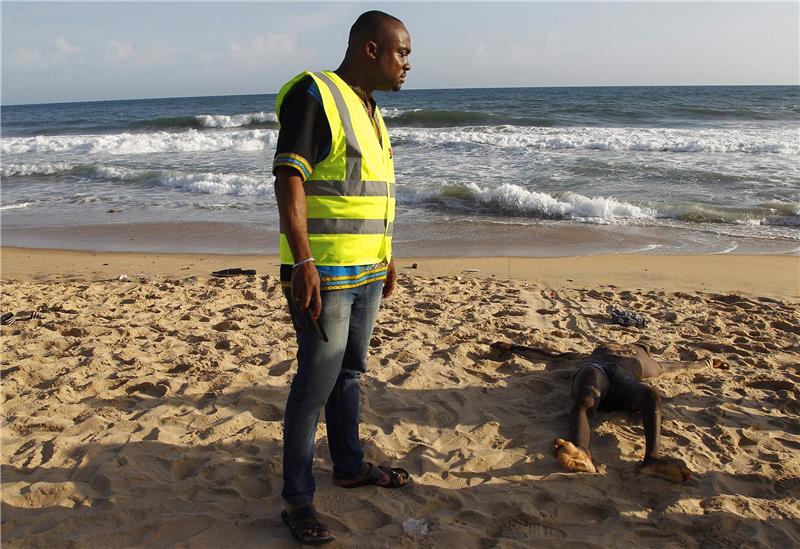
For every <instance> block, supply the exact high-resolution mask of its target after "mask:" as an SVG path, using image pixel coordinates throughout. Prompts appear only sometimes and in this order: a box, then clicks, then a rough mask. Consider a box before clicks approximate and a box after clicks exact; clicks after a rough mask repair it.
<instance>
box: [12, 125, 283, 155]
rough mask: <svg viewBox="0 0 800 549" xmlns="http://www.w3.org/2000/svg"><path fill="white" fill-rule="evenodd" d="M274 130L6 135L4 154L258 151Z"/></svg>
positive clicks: (272, 140)
mask: <svg viewBox="0 0 800 549" xmlns="http://www.w3.org/2000/svg"><path fill="white" fill-rule="evenodd" d="M277 141H278V131H277V130H243V131H230V132H202V131H197V130H189V131H186V132H180V133H172V132H153V133H121V134H116V135H57V136H42V135H37V136H36V137H9V138H4V139H3V140H2V149H1V150H2V152H3V154H4V155H11V154H29V153H85V154H111V155H115V154H152V153H162V152H213V151H224V150H235V151H260V150H264V149H266V148H268V147H274V146H275V144H276V143H277Z"/></svg>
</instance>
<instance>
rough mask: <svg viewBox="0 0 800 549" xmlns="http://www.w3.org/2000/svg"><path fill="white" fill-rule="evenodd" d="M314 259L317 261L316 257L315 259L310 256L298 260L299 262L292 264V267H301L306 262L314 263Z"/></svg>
mask: <svg viewBox="0 0 800 549" xmlns="http://www.w3.org/2000/svg"><path fill="white" fill-rule="evenodd" d="M314 261H316V259H314V258H313V257H309V258H308V259H304V260H303V261H298V262H297V263H295V264H294V265H292V269H296V268H298V267H300V266H301V265H305V264H306V263H312V262H314Z"/></svg>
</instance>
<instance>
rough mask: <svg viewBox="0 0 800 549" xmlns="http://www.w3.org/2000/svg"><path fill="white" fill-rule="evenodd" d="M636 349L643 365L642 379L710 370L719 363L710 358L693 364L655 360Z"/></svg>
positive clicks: (639, 348) (643, 351)
mask: <svg viewBox="0 0 800 549" xmlns="http://www.w3.org/2000/svg"><path fill="white" fill-rule="evenodd" d="M635 349H636V359H637V360H638V361H639V363H640V364H641V365H642V379H644V378H646V377H658V376H660V375H661V374H668V373H671V372H675V371H678V370H698V369H700V368H708V367H709V366H716V364H717V363H718V361H713V360H712V359H710V358H706V359H703V360H693V361H691V362H680V361H677V360H655V359H653V357H651V356H650V354H649V353H648V352H647V351H645V350H644V349H642V348H641V347H639V346H638V345H637V346H636V347H635Z"/></svg>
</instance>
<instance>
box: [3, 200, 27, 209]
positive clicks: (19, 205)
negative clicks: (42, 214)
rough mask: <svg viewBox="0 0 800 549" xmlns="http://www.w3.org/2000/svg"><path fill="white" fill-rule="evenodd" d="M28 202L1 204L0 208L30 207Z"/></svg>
mask: <svg viewBox="0 0 800 549" xmlns="http://www.w3.org/2000/svg"><path fill="white" fill-rule="evenodd" d="M30 207H31V203H30V202H20V203H18V204H3V205H2V206H0V210H21V209H23V208H30Z"/></svg>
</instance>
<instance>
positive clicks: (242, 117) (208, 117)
mask: <svg viewBox="0 0 800 549" xmlns="http://www.w3.org/2000/svg"><path fill="white" fill-rule="evenodd" d="M195 118H196V119H197V121H198V122H199V123H200V125H201V126H203V127H206V128H239V127H241V126H249V125H251V124H255V123H262V124H263V123H266V122H277V121H278V117H277V116H276V115H275V113H274V112H251V113H245V114H234V115H225V114H201V115H199V116H196V117H195Z"/></svg>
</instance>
